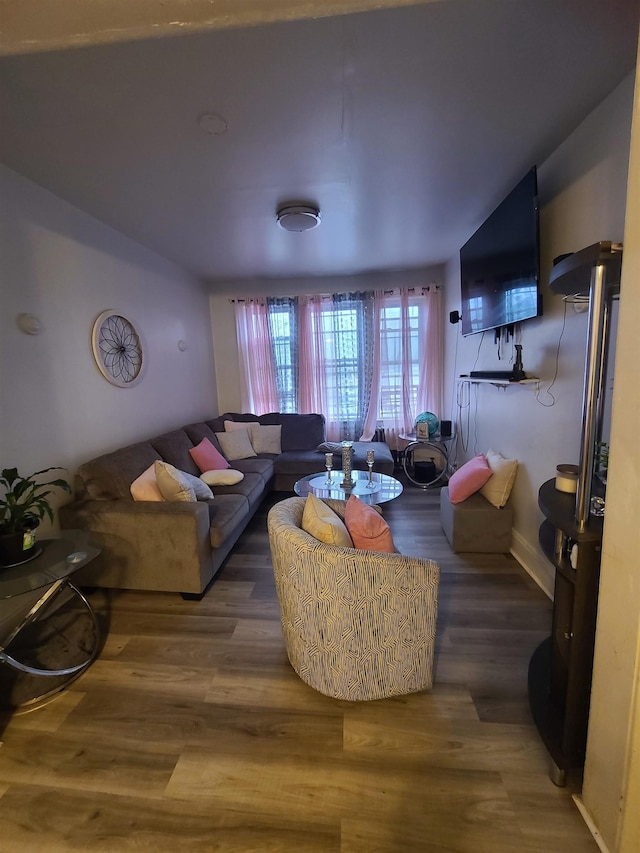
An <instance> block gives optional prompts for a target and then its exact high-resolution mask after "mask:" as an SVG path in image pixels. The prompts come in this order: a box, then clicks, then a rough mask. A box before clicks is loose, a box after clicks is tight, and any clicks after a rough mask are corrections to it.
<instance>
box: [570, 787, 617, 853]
mask: <svg viewBox="0 0 640 853" xmlns="http://www.w3.org/2000/svg"><path fill="white" fill-rule="evenodd" d="M573 802H574V803H575V804H576V806H577V808H578V811H579V812H580V814H581V815H582V819H583V821H584V822H585V823H586V824H587V827H588V829H589V832H590V833H591V835H593V840H594V841H595V842H596V844H597V845H598V847H599V848H600V850H601V851H602V853H609V848H608V847H607V845H606V844H605V843H604V839H603V837H602V836H601V835H600V833H599V832H598V827H597V826H596V825H595V823H594V822H593V820H592V818H591V815H590V814H589V812H588V811H587V808H586V806H585V804H584V802H583V800H582V797H581V796H580V795H579V794H574V795H573Z"/></svg>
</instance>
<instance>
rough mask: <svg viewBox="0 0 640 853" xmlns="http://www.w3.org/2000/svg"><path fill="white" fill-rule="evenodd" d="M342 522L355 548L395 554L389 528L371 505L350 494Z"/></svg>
mask: <svg viewBox="0 0 640 853" xmlns="http://www.w3.org/2000/svg"><path fill="white" fill-rule="evenodd" d="M344 522H345V524H346V526H347V530H348V531H349V536H351V538H352V539H353V544H354V546H355V547H356V548H361V549H364V550H367V551H384V552H385V553H387V554H395V553H396V550H397V549H396V546H395V545H394V544H393V536H392V535H391V528H390V527H389V525H388V524H387V522H386V521H385V520H384V518H383V517H382V516H381V515H380V513H379V512H378V511H377V510H376V509H374V508H373V507H372V506H369V505H368V504H365V503H363V502H362V501H361V500H360V499H359V498H357V497H356V496H355V495H351V496H350V497H349V500H348V501H347V506H346V508H345V514H344Z"/></svg>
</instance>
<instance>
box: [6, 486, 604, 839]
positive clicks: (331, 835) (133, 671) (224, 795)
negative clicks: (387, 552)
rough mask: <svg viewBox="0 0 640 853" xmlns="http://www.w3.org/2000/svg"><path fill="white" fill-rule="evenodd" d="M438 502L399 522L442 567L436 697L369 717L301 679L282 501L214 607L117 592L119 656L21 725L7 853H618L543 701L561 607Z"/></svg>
mask: <svg viewBox="0 0 640 853" xmlns="http://www.w3.org/2000/svg"><path fill="white" fill-rule="evenodd" d="M279 497H282V496H279ZM437 506H438V492H437V491H429V492H423V491H421V490H419V489H415V488H411V487H409V488H407V489H406V490H405V492H404V494H403V495H402V496H401V497H400V498H399V499H398V500H396V501H394V502H393V503H391V504H388V505H386V506H385V510H384V511H385V516H386V517H387V518H388V520H389V522H390V523H391V525H392V529H393V532H394V536H395V540H396V544H397V545H398V547H399V548H400V550H401V551H403V552H405V553H411V554H415V555H424V556H429V557H431V558H433V559H435V560H437V561H438V562H439V563H440V567H441V571H442V576H441V583H440V610H439V619H438V641H437V653H436V654H437V658H436V661H437V662H436V683H435V686H434V688H433V690H432V691H431V692H424V693H420V694H414V695H411V696H404V697H399V698H394V699H386V700H381V701H377V702H369V703H366V702H365V703H355V704H352V703H347V702H341V701H336V700H333V699H329V698H327V697H325V696H322V695H321V694H319V693H316V692H315V691H314V690H312V689H311V688H310V687H307V686H306V685H305V684H303V682H302V681H300V680H299V679H298V677H297V676H296V675H295V673H294V672H293V670H292V669H291V668H290V666H289V664H288V662H287V659H286V654H285V650H284V645H283V641H282V635H281V630H280V623H279V614H278V605H277V600H276V597H275V590H274V586H273V579H272V570H271V562H270V557H269V550H268V542H267V535H266V511H267V509H268V506H267V505H264V506H263V508H262V509H261V511H260V512H259V513H258V514H257V515H256V517H255V518H254V520H253V522H252V523H251V525H250V527H248V528H247V530H246V531H245V533H244V535H243V536H242V539H241V540H240V542H239V543H238V545H237V546H236V548H235V550H234V552H233V554H232V555H231V557H230V559H229V560H228V562H227V564H226V565H225V567H224V569H223V570H222V572H221V573H220V574H219V576H218V578H217V580H216V581H215V583H214V584H213V586H212V587H211V589H210V591H209V593H208V594H207V596H206V597H205V598H204V599H203V600H202V601H201V602H187V601H183V600H182V599H181V598H180V597H179V596H178V595H169V594H163V593H141V592H100V591H98V592H97V593H96V594H95V595H94V596H93V597H92V602H93V604H94V606H95V607H96V609H98V610H99V612H100V614H101V619H102V620H103V624H104V625H105V630H106V640H105V644H104V648H103V650H102V653H101V655H100V657H99V659H98V660H97V661H96V662H95V663H94V665H93V666H92V667H91V669H90V670H89V671H88V672H87V673H86V674H85V675H84V676H82V678H81V679H79V680H78V681H77V682H76V683H75V684H74V685H73V686H72V687H71V688H70V689H69V690H67V691H66V692H65V693H62V694H60V695H59V696H58V697H57V698H56V699H55V700H54V701H53V702H51V703H50V704H48V705H47V706H46V707H44V708H41V709H39V710H36V711H32V712H30V713H28V714H20V715H14V716H13V718H12V719H9V720H7V719H5V720H4V723H3V728H4V731H3V732H2V739H3V740H4V746H3V747H2V748H1V749H0V851H2V853H30V852H31V851H34V853H35V851H38V853H59V852H60V853H61V852H62V851H64V852H65V853H66V851H83V853H84V851H92V853H93V852H95V853H107V852H108V853H128V851H144V852H145V853H146V851H150V853H151V851H153V853H164V851H167V852H168V851H198V853H199V851H202V852H203V853H210V851H211V853H213V851H219V852H220V853H276V851H283V853H392V851H393V853H395V851H403V853H404V851H411V853H413V851H416V853H445V851H447V853H448V851H455V853H515V851H522V853H597V850H598V848H597V846H596V844H595V842H594V841H593V840H592V838H591V836H590V834H589V832H588V830H587V828H586V827H585V825H584V823H583V821H582V819H581V818H580V816H579V814H578V812H577V809H576V807H575V805H574V804H573V802H572V800H571V792H572V787H571V786H569V787H567V788H564V789H560V788H556V787H555V786H554V785H553V784H552V783H551V782H550V780H549V777H548V774H547V771H548V758H547V754H546V752H545V750H544V748H543V746H542V744H541V742H540V739H539V737H538V734H537V732H536V730H535V727H534V726H533V723H532V721H531V717H530V714H529V709H528V704H527V695H526V689H527V688H526V682H527V664H528V661H529V657H530V656H531V653H532V651H533V650H534V648H535V647H536V646H537V644H538V643H539V642H540V641H541V640H542V639H544V637H545V636H546V635H547V634H548V632H549V627H550V615H551V607H550V603H549V601H548V600H547V598H546V597H545V596H544V594H543V593H542V592H541V591H540V590H539V589H538V588H537V587H536V586H535V584H534V583H533V582H532V581H531V580H530V579H529V578H528V576H527V575H526V573H525V572H524V571H523V570H522V569H521V568H520V567H519V565H518V564H517V563H516V562H515V560H513V558H511V557H510V556H505V555H498V556H496V555H490V556H488V555H473V556H472V555H462V556H461V555H453V554H452V553H451V552H450V550H449V547H448V545H447V542H446V540H445V538H444V536H443V534H442V532H441V529H440V524H439V515H438V509H437ZM574 790H575V788H574Z"/></svg>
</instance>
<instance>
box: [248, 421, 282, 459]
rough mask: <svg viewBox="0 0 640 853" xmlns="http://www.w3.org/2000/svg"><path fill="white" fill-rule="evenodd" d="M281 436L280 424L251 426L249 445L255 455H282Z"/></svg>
mask: <svg viewBox="0 0 640 853" xmlns="http://www.w3.org/2000/svg"><path fill="white" fill-rule="evenodd" d="M281 434H282V425H281V424H272V425H271V424H270V425H268V426H265V425H263V424H251V429H250V430H249V435H250V436H251V444H252V445H253V449H254V450H255V452H256V453H275V454H279V453H282V445H281V441H280V439H281Z"/></svg>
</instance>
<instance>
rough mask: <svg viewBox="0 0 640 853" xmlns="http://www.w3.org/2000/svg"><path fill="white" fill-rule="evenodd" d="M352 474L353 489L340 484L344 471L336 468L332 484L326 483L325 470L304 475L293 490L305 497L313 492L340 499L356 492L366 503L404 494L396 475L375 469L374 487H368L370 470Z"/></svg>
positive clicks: (318, 495) (317, 495)
mask: <svg viewBox="0 0 640 853" xmlns="http://www.w3.org/2000/svg"><path fill="white" fill-rule="evenodd" d="M351 476H352V478H353V480H354V486H353V488H351V489H343V488H342V486H341V485H340V483H341V482H342V471H340V470H335V469H334V471H333V472H332V475H331V480H332V483H331V485H330V486H329V485H326V482H327V472H326V471H323V472H321V473H317V474H309V475H308V476H306V477H302V479H300V480H298V482H297V483H296V484H295V485H294V487H293V490H294V492H295V493H296V494H297V495H300V497H303V498H304V497H306V496H307V495H308V494H309V493H310V492H311V493H312V494H314V495H315V496H316V497H318V498H333V499H334V500H340V501H345V500H347V499H348V498H349V496H350V495H354V494H355V495H357V496H358V497H359V498H360V500H361V501H362V502H363V503H366V504H381V503H386V501H392V500H393V499H394V498H397V497H398V496H399V495H401V494H402V489H403V486H402V483H401V482H400V481H399V480H396V478H395V477H391V476H389V474H377V473H376V472H375V471H374V472H373V474H372V476H371V479H372V482H373V488H368V487H367V483H368V480H369V472H368V471H352V472H351Z"/></svg>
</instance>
